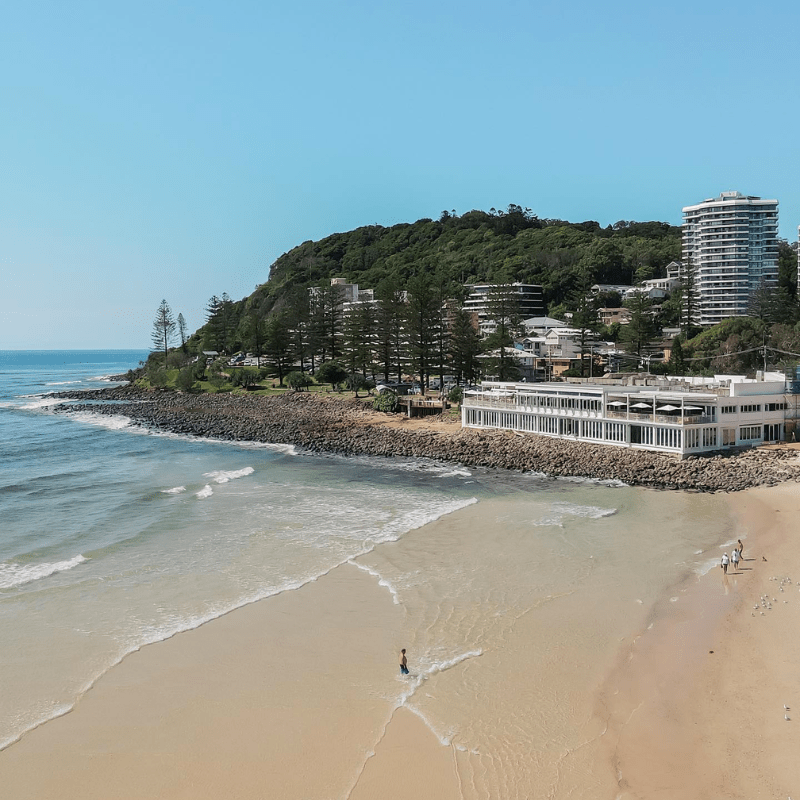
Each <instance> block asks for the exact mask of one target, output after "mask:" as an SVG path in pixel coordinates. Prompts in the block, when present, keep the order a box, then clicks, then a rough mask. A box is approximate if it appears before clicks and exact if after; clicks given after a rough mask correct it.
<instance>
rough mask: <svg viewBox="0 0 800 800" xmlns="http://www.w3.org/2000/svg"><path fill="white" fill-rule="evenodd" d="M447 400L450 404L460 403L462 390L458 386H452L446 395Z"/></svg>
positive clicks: (462, 395) (462, 394)
mask: <svg viewBox="0 0 800 800" xmlns="http://www.w3.org/2000/svg"><path fill="white" fill-rule="evenodd" d="M447 399H448V400H449V401H450V402H451V403H460V402H461V401H462V400H463V399H464V390H463V389H462V388H461V387H460V386H454V387H453V388H452V389H451V390H450V391H449V392H448V393H447Z"/></svg>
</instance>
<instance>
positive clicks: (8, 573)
mask: <svg viewBox="0 0 800 800" xmlns="http://www.w3.org/2000/svg"><path fill="white" fill-rule="evenodd" d="M85 561H88V559H87V558H84V556H82V555H77V556H74V557H73V558H70V559H67V560H66V561H55V562H53V563H42V564H16V563H14V562H13V561H6V562H4V563H3V564H0V589H12V588H14V587H16V586H23V585H24V584H26V583H32V582H33V581H38V580H41V579H42V578H48V577H50V575H54V574H55V573H56V572H66V571H67V570H70V569H73V568H75V567H77V566H78V565H79V564H83V563H84V562H85Z"/></svg>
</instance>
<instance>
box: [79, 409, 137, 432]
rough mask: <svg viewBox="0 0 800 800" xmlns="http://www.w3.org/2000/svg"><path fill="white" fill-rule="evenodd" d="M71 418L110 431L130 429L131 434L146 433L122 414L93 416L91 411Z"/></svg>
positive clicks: (81, 412) (82, 412) (80, 412)
mask: <svg viewBox="0 0 800 800" xmlns="http://www.w3.org/2000/svg"><path fill="white" fill-rule="evenodd" d="M70 418H71V419H74V420H77V421H78V422H83V423H85V424H87V425H95V426H97V427H98V428H106V429H107V430H110V431H121V430H124V429H125V428H130V429H131V432H135V433H144V429H143V428H138V427H136V426H134V425H133V420H132V419H131V418H130V417H125V416H123V415H122V414H93V413H92V412H91V411H77V412H75V413H74V414H70Z"/></svg>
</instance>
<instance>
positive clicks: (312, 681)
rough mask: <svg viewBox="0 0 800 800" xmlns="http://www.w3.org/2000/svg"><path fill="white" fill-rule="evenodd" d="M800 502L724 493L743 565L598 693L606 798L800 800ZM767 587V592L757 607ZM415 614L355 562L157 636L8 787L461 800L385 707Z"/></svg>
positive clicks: (444, 753)
mask: <svg viewBox="0 0 800 800" xmlns="http://www.w3.org/2000/svg"><path fill="white" fill-rule="evenodd" d="M798 500H800V489H798V487H796V486H795V485H794V484H786V485H783V486H780V487H775V488H769V489H756V490H750V491H748V492H745V493H741V494H738V495H735V496H732V497H731V498H730V502H731V504H732V506H733V507H734V509H735V511H736V512H737V515H738V517H739V519H740V525H739V526H738V527H737V529H736V530H737V531H746V533H747V538H746V539H745V558H746V559H747V560H746V561H745V563H744V564H743V567H744V569H742V570H741V571H739V572H738V573H736V574H730V575H729V576H727V578H724V577H723V576H722V574H721V570H720V569H718V568H716V569H712V570H711V572H709V574H708V575H706V576H705V577H704V578H702V579H700V580H696V579H692V580H690V581H689V582H688V583H687V584H686V585H684V586H681V587H678V588H676V592H677V593H678V596H679V597H680V601H679V602H677V603H673V602H671V601H670V598H664V601H663V604H661V605H659V606H657V607H656V608H655V609H654V611H653V614H652V616H651V621H652V623H653V628H652V630H650V631H648V632H646V633H645V634H644V635H643V636H641V637H640V638H639V639H638V640H637V641H636V642H635V643H634V644H633V645H632V646H630V647H628V648H627V649H625V650H623V651H622V652H621V653H620V660H619V663H618V666H617V668H616V669H615V670H614V671H613V673H612V674H611V675H610V677H608V679H607V680H606V681H605V682H603V684H602V689H601V691H600V693H599V695H598V703H597V718H598V719H606V720H607V721H608V729H607V731H606V733H605V734H604V735H603V736H602V743H603V746H604V749H603V751H602V752H601V753H600V754H599V755H598V758H605V759H606V762H605V763H604V764H602V765H600V764H598V765H596V768H597V769H600V770H602V771H603V772H610V771H609V770H608V764H611V765H612V767H613V771H614V773H615V774H616V775H617V776H618V779H619V788H618V789H616V790H614V791H613V793H609V794H608V795H607V796H608V798H609V800H612V798H613V797H614V796H615V795H616V796H617V797H619V798H623V799H624V800H633V798H662V797H663V798H671V800H684V798H685V799H686V800H689V798H692V800H696V799H697V798H761V797H764V798H767V797H770V798H773V797H774V798H785V797H787V796H800V761H798V760H797V758H796V754H797V752H798V745H800V728H798V726H799V725H800V686H799V685H798V681H797V676H798V669H799V667H800V642H799V641H798V637H797V632H798V628H799V627H800V591H798V590H799V589H800V586H798V585H797V581H800V554H798V553H797V552H796V551H795V549H794V538H795V536H794V534H796V532H797V529H798V527H799V526H800V521H798V516H797V513H796V508H797V504H798ZM732 533H735V531H734V532H732ZM734 538H735V536H734ZM762 555H763V556H765V557H766V558H767V561H766V562H765V561H762ZM784 576H791V577H792V579H793V584H792V586H791V587H788V588H787V587H784V589H785V590H784V592H780V591H779V583H778V582H777V581H770V578H771V577H778V578H780V577H784ZM765 593H768V594H769V596H770V597H771V598H772V597H774V598H775V601H774V602H772V609H771V610H765V611H764V613H763V615H762V613H761V609H758V610H755V609H753V606H754V605H756V602H757V600H758V598H759V597H760V595H762V594H765ZM784 600H785V601H786V602H784ZM403 613H404V612H403V608H402V606H398V605H394V604H393V603H392V600H391V596H390V595H389V594H388V592H386V591H385V590H383V589H382V588H380V587H379V586H377V585H376V583H375V581H374V580H372V579H371V578H370V577H369V576H367V575H366V574H365V573H363V572H361V571H359V570H357V569H355V568H353V567H350V566H349V565H345V566H343V567H340V568H338V569H336V570H334V571H333V572H331V573H330V574H329V575H327V576H325V577H324V578H321V579H320V580H319V581H317V582H316V583H313V584H310V585H308V586H306V587H304V588H303V589H302V590H301V591H293V592H287V593H285V594H283V595H280V596H277V597H274V598H271V599H270V600H269V601H267V602H260V603H256V604H254V605H251V606H248V607H246V608H243V609H240V610H238V611H236V612H233V613H231V614H229V615H227V616H226V617H223V618H221V619H219V620H216V621H214V622H213V623H210V624H208V625H205V626H202V627H201V628H199V629H197V630H195V631H190V632H187V633H185V634H181V635H179V636H176V637H174V638H173V639H171V640H169V641H166V642H163V643H160V644H157V645H153V646H150V647H147V648H145V649H143V650H142V651H140V652H138V653H135V654H133V655H131V656H129V657H128V658H126V659H125V660H124V661H123V662H122V663H121V664H120V665H118V666H117V667H115V668H114V669H112V670H111V671H110V672H109V673H107V674H106V675H105V676H104V677H103V678H102V679H101V680H100V681H98V683H97V685H96V686H95V687H94V688H93V689H92V690H91V691H89V692H88V693H87V694H86V695H85V696H84V697H83V698H82V699H81V701H80V702H79V703H78V705H77V706H76V708H75V710H74V711H73V712H71V713H70V714H67V715H66V716H64V717H62V718H60V719H57V720H54V721H52V722H50V723H48V724H46V725H43V726H41V727H40V728H39V729H37V730H36V731H33V732H32V733H31V734H29V735H27V736H25V737H24V738H23V739H22V740H21V741H20V742H18V743H17V744H15V745H13V746H12V747H10V748H8V749H7V750H6V751H4V752H3V753H2V754H0V785H2V786H3V793H4V795H5V796H8V797H13V798H15V800H27V799H30V800H33V798H36V800H43V799H44V798H62V799H63V800H78V798H80V799H81V800H94V799H95V798H96V799H97V800H101V798H102V800H109V799H110V798H124V799H125V800H134V798H135V799H136V800H144V798H148V800H152V798H169V800H173V799H175V800H177V799H178V798H186V799H187V800H188V798H192V799H193V800H195V799H200V800H202V799H203V798H209V800H210V799H211V798H214V799H215V800H217V799H218V798H241V799H249V798H281V800H284V799H285V800H290V799H293V798H297V799H298V800H301V798H302V799H304V798H323V797H326V798H327V797H330V798H343V797H348V796H349V797H350V798H351V800H373V798H375V799H376V800H377V798H380V799H381V800H394V798H398V800H399V798H409V797H415V798H417V797H436V798H442V800H450V798H453V800H456V798H459V797H461V792H460V785H459V777H458V772H457V770H456V765H457V753H456V751H455V750H454V749H453V748H452V747H450V746H443V745H441V744H440V743H439V741H438V740H437V738H436V737H435V736H434V735H433V734H432V733H431V731H430V730H429V729H428V728H427V727H426V726H425V724H424V723H423V722H422V721H421V720H420V719H419V718H418V717H416V716H415V715H414V714H412V713H411V711H409V710H407V709H406V708H399V709H396V710H395V711H393V712H391V713H390V714H389V715H388V716H387V704H386V696H389V695H391V694H392V693H393V691H394V690H395V689H396V687H395V685H394V683H393V682H394V681H396V680H397V678H396V675H395V674H394V669H390V670H387V668H386V666H387V665H386V664H385V655H386V654H387V653H393V652H396V651H397V650H398V649H399V647H400V646H401V645H402V644H403V642H402V641H400V637H401V636H402V633H401V631H402V628H403ZM309 631H312V632H313V635H311V636H310V635H309ZM266 632H268V634H267V633H266ZM710 651H713V653H712V652H710ZM309 665H312V668H311V669H310V668H309ZM342 670H347V671H348V677H349V680H348V681H339V680H337V677H338V676H339V675H340V674H341V672H342ZM376 674H385V675H386V678H385V681H386V686H385V687H384V688H385V693H382V692H381V691H380V690H378V691H376V690H375V688H374V680H375V678H374V676H375V675H376ZM600 677H601V676H598V678H600ZM354 678H355V679H354ZM368 686H369V687H371V690H369V691H366V690H365V687H368ZM348 687H349V688H348ZM379 689H380V687H379ZM784 703H786V704H787V705H789V706H790V707H791V710H790V711H788V712H784V709H783V704H784ZM795 707H796V709H797V721H796V722H795V721H794V714H795ZM784 713H787V714H788V715H789V716H790V717H792V719H791V720H790V721H786V720H784ZM376 742H377V746H376V745H375V743H376ZM373 748H374V750H373ZM354 752H357V753H359V754H360V755H359V757H358V759H357V760H356V763H354V759H353V753H354ZM573 796H581V797H586V798H589V797H594V796H595V795H592V794H590V793H583V794H578V795H573ZM498 800H501V798H498Z"/></svg>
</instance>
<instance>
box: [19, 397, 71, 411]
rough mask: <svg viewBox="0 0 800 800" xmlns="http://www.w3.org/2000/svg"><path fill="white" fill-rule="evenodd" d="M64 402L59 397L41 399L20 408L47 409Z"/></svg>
mask: <svg viewBox="0 0 800 800" xmlns="http://www.w3.org/2000/svg"><path fill="white" fill-rule="evenodd" d="M63 402H64V401H63V400H62V399H61V398H59V397H39V398H37V399H36V400H34V401H33V402H31V403H25V404H24V405H22V406H20V408H24V409H37V408H47V407H48V406H57V405H58V404H59V403H63Z"/></svg>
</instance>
